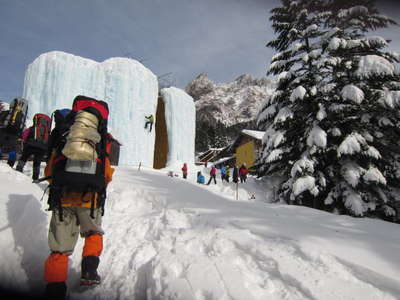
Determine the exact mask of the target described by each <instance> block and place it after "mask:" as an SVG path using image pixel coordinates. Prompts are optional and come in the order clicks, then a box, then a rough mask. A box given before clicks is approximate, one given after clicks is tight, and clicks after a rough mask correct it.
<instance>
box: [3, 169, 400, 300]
mask: <svg viewBox="0 0 400 300" xmlns="http://www.w3.org/2000/svg"><path fill="white" fill-rule="evenodd" d="M28 170H29V166H28V167H27V171H28ZM205 171H206V170H204V173H206V172H205ZM27 173H29V172H27ZM194 180H195V173H194V172H193V171H191V172H190V173H189V177H188V180H184V179H182V178H181V177H179V178H176V177H175V178H171V177H168V176H166V174H165V172H159V171H154V170H149V169H142V171H138V170H137V169H133V168H121V167H120V168H117V170H116V173H115V174H114V180H113V182H112V183H111V185H110V186H109V189H108V199H107V202H106V211H105V216H104V219H103V225H104V230H105V232H106V234H105V236H104V244H105V247H104V251H103V254H102V256H101V263H100V267H99V272H100V274H101V276H102V278H103V282H102V284H101V285H100V286H98V287H96V288H95V289H93V290H89V291H85V292H82V291H79V289H78V287H77V282H78V281H79V276H80V274H79V273H80V259H81V251H82V239H79V242H78V245H77V247H76V249H75V252H74V253H73V255H72V256H71V259H70V272H69V280H68V286H69V290H70V299H73V300H79V299H121V300H122V299H152V300H155V299H157V300H161V299H162V300H165V299H167V300H187V299H196V300H197V299H198V300H205V299H208V300H221V299H237V300H242V299H246V300H264V299H272V300H275V299H276V300H278V299H324V300H337V299H367V300H372V299H388V300H389V299H390V300H394V299H398V295H400V281H399V278H400V252H399V251H398V249H399V248H398V231H399V225H398V224H392V223H388V222H384V221H381V220H371V219H359V218H357V219H356V218H351V217H348V216H336V215H332V214H328V213H325V212H322V211H318V210H313V209H309V208H305V207H299V206H288V205H279V204H267V203H265V202H260V201H257V200H255V201H254V200H251V201H248V198H247V197H244V196H245V195H246V196H248V193H247V192H246V190H247V191H248V192H250V193H252V192H254V193H255V194H256V199H258V200H259V199H260V198H261V195H262V191H261V193H260V189H259V188H260V186H259V185H258V184H257V181H255V180H254V179H253V178H250V179H249V182H248V183H246V184H243V185H239V201H236V200H235V199H236V198H235V194H234V191H235V186H234V185H233V184H228V183H224V184H222V183H221V182H220V180H219V175H218V181H219V182H218V184H217V185H214V184H212V185H210V186H205V185H198V184H196V183H195V181H194ZM0 182H1V183H2V184H1V185H0V192H1V193H0V246H1V249H2V255H1V256H0V285H1V286H2V287H8V288H14V289H18V290H20V291H30V295H32V291H35V290H36V291H41V290H42V289H43V282H42V272H43V261H44V259H45V257H46V256H47V255H48V249H47V227H48V218H49V214H46V213H45V211H44V208H45V207H46V204H45V201H43V202H40V200H39V199H40V197H41V194H42V189H44V187H45V185H44V184H43V185H42V186H37V185H35V184H32V183H30V180H29V178H28V177H27V176H25V175H23V174H19V173H16V172H15V171H14V170H12V169H10V168H9V167H8V166H7V165H5V164H4V163H0ZM270 188H272V187H270ZM264 193H265V191H264Z"/></svg>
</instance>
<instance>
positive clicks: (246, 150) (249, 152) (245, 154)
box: [236, 141, 255, 169]
mask: <svg viewBox="0 0 400 300" xmlns="http://www.w3.org/2000/svg"><path fill="white" fill-rule="evenodd" d="M254 160H255V147H254V142H253V141H249V142H247V143H245V144H243V145H240V146H239V147H237V148H236V165H237V166H239V167H240V166H241V165H242V164H243V163H246V167H247V168H248V169H249V168H251V167H252V166H253V165H254Z"/></svg>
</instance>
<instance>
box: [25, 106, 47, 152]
mask: <svg viewBox="0 0 400 300" xmlns="http://www.w3.org/2000/svg"><path fill="white" fill-rule="evenodd" d="M50 129H51V118H50V117H49V116H48V115H45V114H36V115H34V116H33V126H32V131H31V132H30V133H29V136H28V139H27V141H26V143H27V144H28V145H29V146H32V147H35V148H39V149H43V150H47V144H48V142H49V136H50Z"/></svg>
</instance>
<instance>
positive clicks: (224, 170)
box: [219, 166, 226, 181]
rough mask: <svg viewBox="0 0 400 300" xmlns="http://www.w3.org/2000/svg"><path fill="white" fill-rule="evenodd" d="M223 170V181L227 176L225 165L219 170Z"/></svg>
mask: <svg viewBox="0 0 400 300" xmlns="http://www.w3.org/2000/svg"><path fill="white" fill-rule="evenodd" d="M219 171H220V172H221V181H224V180H225V176H226V169H225V167H224V166H222V167H221V169H220V170H219Z"/></svg>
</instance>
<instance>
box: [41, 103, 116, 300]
mask: <svg viewBox="0 0 400 300" xmlns="http://www.w3.org/2000/svg"><path fill="white" fill-rule="evenodd" d="M108 114H109V110H108V105H107V103H105V102H104V101H100V100H96V99H93V98H89V97H85V96H77V97H75V99H74V102H73V105H72V110H71V111H70V112H69V113H68V114H67V115H66V116H65V120H64V122H65V123H64V125H63V128H61V129H59V130H57V132H55V129H53V131H52V140H53V142H52V143H51V149H50V150H51V155H50V158H49V159H48V161H47V165H46V168H45V176H46V177H47V178H49V179H48V180H49V188H50V190H49V199H48V204H49V210H51V211H52V217H51V221H50V226H49V237H48V242H49V248H50V251H51V253H50V255H49V257H48V258H47V259H46V262H45V270H44V272H45V274H44V275H45V276H44V277H45V281H46V298H47V299H65V297H66V292H67V285H66V282H67V275H68V256H69V255H71V254H72V252H73V250H74V248H75V245H76V243H77V239H78V233H79V232H80V235H81V237H82V238H84V239H85V240H84V247H83V252H82V262H81V281H80V284H81V285H83V286H93V285H96V284H99V283H100V276H99V274H98V273H97V268H98V265H99V262H100V258H99V257H100V254H101V252H102V250H103V234H104V231H103V229H102V228H101V221H102V216H103V214H104V203H105V199H106V188H107V185H108V183H109V182H110V181H111V180H112V174H113V172H114V169H113V168H111V165H110V160H109V157H108V153H107V149H109V148H110V147H108V145H107V141H108V140H109V139H108V138H107V136H108V134H107V120H108ZM55 128H57V124H56V127H55Z"/></svg>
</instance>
